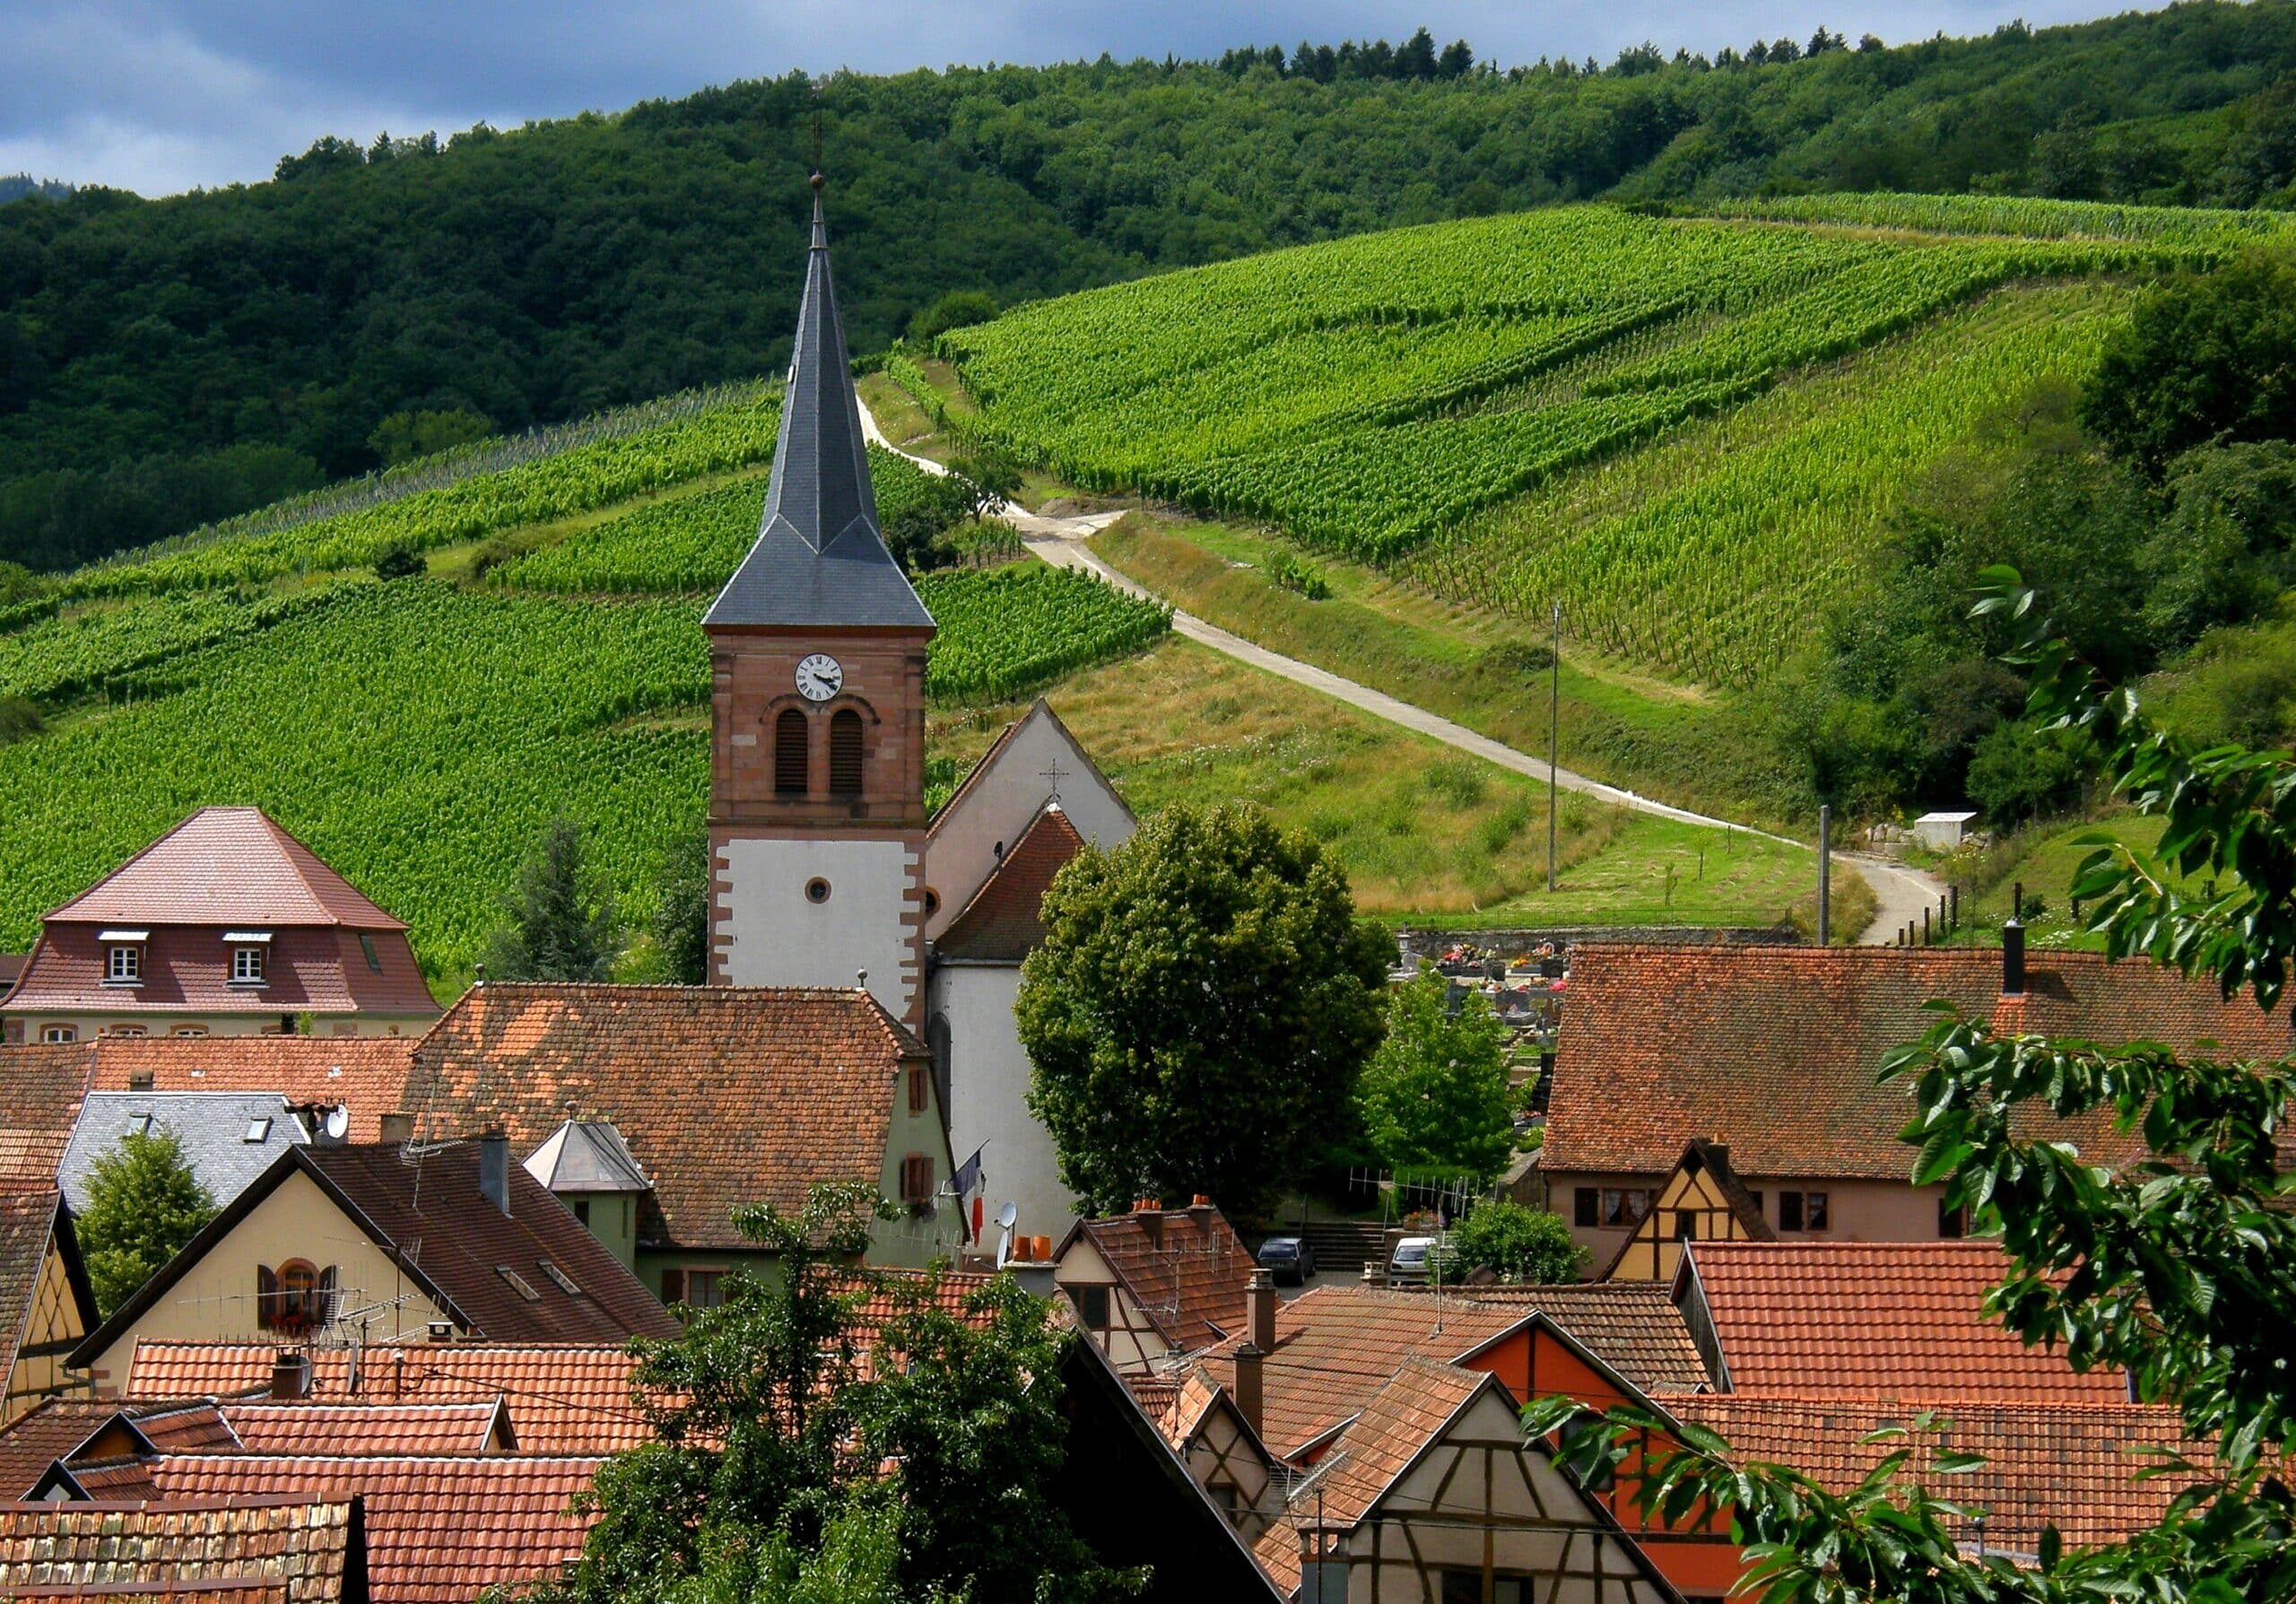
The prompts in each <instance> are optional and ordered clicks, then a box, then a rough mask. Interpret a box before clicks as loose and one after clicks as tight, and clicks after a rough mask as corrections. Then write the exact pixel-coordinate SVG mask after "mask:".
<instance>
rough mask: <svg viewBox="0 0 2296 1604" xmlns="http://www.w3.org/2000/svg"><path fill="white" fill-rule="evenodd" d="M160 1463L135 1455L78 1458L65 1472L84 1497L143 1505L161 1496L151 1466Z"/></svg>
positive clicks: (79, 1493)
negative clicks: (108, 1457)
mask: <svg viewBox="0 0 2296 1604" xmlns="http://www.w3.org/2000/svg"><path fill="white" fill-rule="evenodd" d="M157 1462H158V1461H157V1460H151V1459H139V1458H134V1457H128V1458H120V1457H114V1458H111V1459H103V1460H95V1459H91V1460H74V1462H73V1463H72V1464H71V1465H69V1466H67V1467H66V1472H67V1474H69V1476H70V1477H71V1478H72V1485H73V1486H75V1487H76V1488H78V1490H79V1492H78V1495H79V1496H81V1497H83V1498H99V1499H105V1500H109V1501H110V1502H113V1503H120V1504H142V1503H149V1502H153V1501H156V1500H157V1499H158V1498H159V1497H160V1486H159V1483H157V1482H155V1481H153V1480H152V1466H153V1465H154V1464H156V1463H157Z"/></svg>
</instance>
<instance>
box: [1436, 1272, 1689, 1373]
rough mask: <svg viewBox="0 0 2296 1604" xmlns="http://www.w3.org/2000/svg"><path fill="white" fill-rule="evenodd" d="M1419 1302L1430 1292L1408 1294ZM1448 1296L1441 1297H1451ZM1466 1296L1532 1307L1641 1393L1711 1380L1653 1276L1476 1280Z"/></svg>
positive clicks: (1499, 1305) (1524, 1309) (1519, 1308)
mask: <svg viewBox="0 0 2296 1604" xmlns="http://www.w3.org/2000/svg"><path fill="white" fill-rule="evenodd" d="M1465 1295H1467V1296H1469V1297H1471V1298H1473V1299H1474V1301H1475V1302H1476V1303H1482V1304H1484V1305H1486V1306H1488V1307H1491V1308H1494V1309H1511V1310H1513V1311H1514V1312H1516V1313H1517V1314H1518V1315H1520V1314H1527V1313H1530V1312H1533V1311H1534V1310H1535V1311H1536V1312H1539V1313H1541V1314H1543V1315H1544V1316H1546V1318H1547V1319H1549V1320H1551V1321H1553V1322H1554V1323H1555V1324H1556V1325H1558V1326H1560V1327H1561V1328H1562V1329H1563V1330H1564V1331H1566V1332H1568V1333H1569V1334H1570V1338H1571V1340H1572V1341H1574V1342H1576V1343H1578V1346H1579V1347H1583V1348H1585V1349H1586V1350H1587V1352H1588V1353H1590V1354H1592V1355H1593V1356H1595V1357H1596V1358H1597V1359H1599V1360H1601V1361H1602V1362H1603V1363H1604V1364H1607V1365H1609V1366H1610V1367H1611V1368H1612V1369H1613V1370H1615V1371H1617V1372H1618V1373H1619V1376H1620V1379H1622V1380H1623V1381H1625V1382H1630V1383H1631V1384H1632V1385H1633V1386H1634V1387H1636V1388H1637V1389H1639V1390H1641V1391H1644V1392H1652V1393H1667V1392H1686V1391H1695V1390H1698V1389H1700V1388H1701V1387H1704V1386H1705V1385H1706V1384H1707V1380H1706V1361H1705V1360H1704V1359H1702V1358H1700V1356H1699V1352H1698V1344H1697V1343H1695V1342H1693V1341H1692V1339H1691V1334H1690V1328H1689V1327H1688V1326H1687V1325H1685V1324H1683V1314H1682V1311H1681V1310H1680V1309H1677V1308H1676V1307H1675V1306H1674V1298H1673V1297H1672V1296H1671V1295H1670V1289H1669V1288H1667V1287H1666V1286H1663V1285H1661V1284H1659V1283H1657V1282H1655V1281H1560V1282H1556V1283H1555V1284H1553V1285H1552V1286H1471V1287H1468V1288H1467V1289H1466V1292H1465ZM1405 1296H1408V1297H1416V1298H1420V1299H1422V1300H1425V1299H1427V1298H1430V1297H1431V1296H1432V1294H1431V1293H1428V1292H1425V1291H1423V1290H1422V1291H1416V1292H1412V1293H1406V1294H1405ZM1443 1297H1444V1301H1445V1302H1446V1303H1448V1302H1449V1301H1450V1298H1451V1294H1449V1293H1448V1292H1446V1293H1445V1294H1444V1295H1443Z"/></svg>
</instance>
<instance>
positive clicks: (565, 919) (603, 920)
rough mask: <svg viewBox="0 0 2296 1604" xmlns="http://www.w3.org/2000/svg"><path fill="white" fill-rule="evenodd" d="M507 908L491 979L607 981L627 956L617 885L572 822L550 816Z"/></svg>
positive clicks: (491, 949)
mask: <svg viewBox="0 0 2296 1604" xmlns="http://www.w3.org/2000/svg"><path fill="white" fill-rule="evenodd" d="M503 912H504V914H505V915H506V916H507V920H508V922H506V923H505V924H504V925H503V926H502V927H501V928H500V929H498V930H496V931H495V933H494V937H493V939H492V940H491V942H490V943H489V944H488V946H487V953H486V966H487V967H486V972H487V975H488V977H489V978H490V979H492V980H498V981H603V980H604V979H606V978H607V976H608V975H609V974H610V973H611V972H612V971H613V963H614V960H615V959H616V958H619V957H620V956H621V955H622V917H621V914H620V913H619V912H618V911H616V909H615V907H614V897H613V885H611V884H609V883H608V881H607V880H606V878H605V876H604V875H602V874H599V873H597V872H596V871H595V870H593V869H592V868H591V867H590V863H589V845H588V838H587V835H586V834H585V833H584V831H583V829H582V826H581V825H580V824H577V823H576V822H575V821H574V820H572V819H569V818H564V817H560V818H556V819H552V821H551V823H550V827H549V828H548V829H547V830H545V831H544V833H543V838H542V841H541V842H540V844H539V845H538V846H537V847H536V849H535V855H534V856H533V857H532V858H529V859H527V860H526V867H524V868H523V869H521V870H520V871H519V875H518V894H517V896H516V897H515V898H513V899H511V900H510V901H509V902H506V903H505V904H504V905H503Z"/></svg>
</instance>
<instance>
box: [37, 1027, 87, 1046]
mask: <svg viewBox="0 0 2296 1604" xmlns="http://www.w3.org/2000/svg"><path fill="white" fill-rule="evenodd" d="M39 1039H40V1042H41V1044H42V1045H43V1046H47V1047H69V1046H70V1045H71V1044H72V1043H73V1042H77V1041H78V1040H79V1039H80V1027H79V1026H78V1025H76V1024H43V1025H41V1026H40V1027H39Z"/></svg>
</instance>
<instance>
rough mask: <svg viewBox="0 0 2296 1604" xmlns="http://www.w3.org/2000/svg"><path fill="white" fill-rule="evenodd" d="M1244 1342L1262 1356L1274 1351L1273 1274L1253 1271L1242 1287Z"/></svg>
mask: <svg viewBox="0 0 2296 1604" xmlns="http://www.w3.org/2000/svg"><path fill="white" fill-rule="evenodd" d="M1244 1329H1245V1330H1246V1331H1247V1332H1248V1336H1247V1338H1246V1340H1247V1341H1248V1342H1249V1343H1250V1344H1251V1345H1252V1346H1253V1347H1257V1349H1259V1351H1260V1352H1262V1353H1264V1354H1272V1353H1274V1351H1275V1272H1274V1270H1265V1269H1255V1270H1254V1271H1252V1278H1251V1279H1250V1280H1249V1281H1248V1282H1247V1283H1246V1284H1245V1286H1244Z"/></svg>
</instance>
